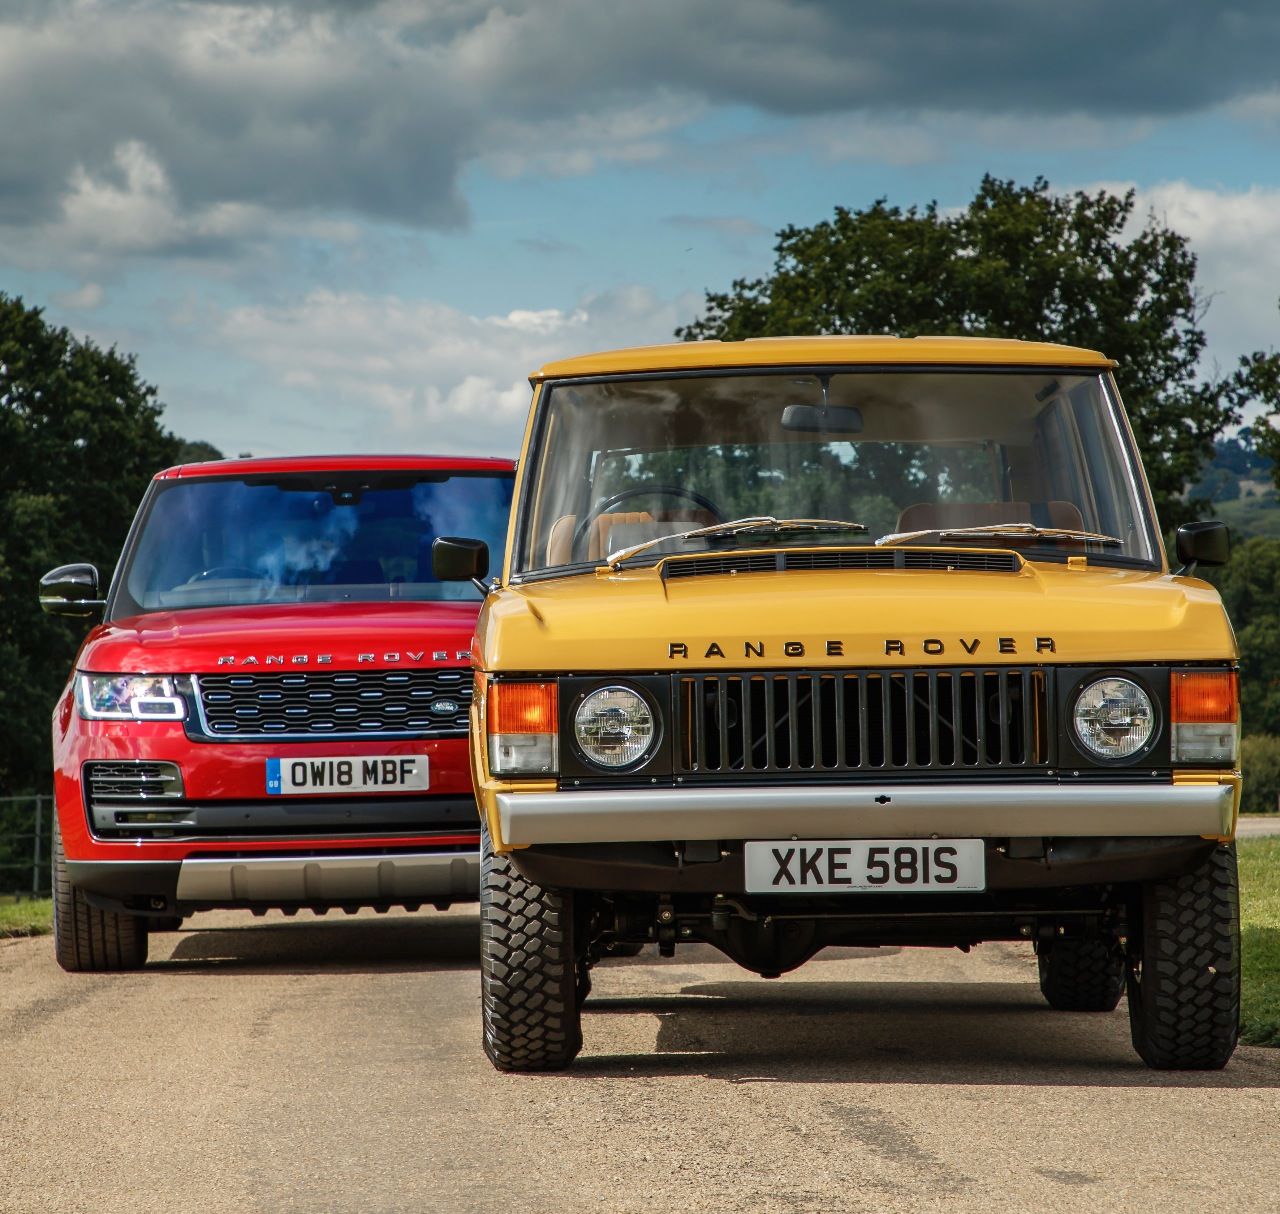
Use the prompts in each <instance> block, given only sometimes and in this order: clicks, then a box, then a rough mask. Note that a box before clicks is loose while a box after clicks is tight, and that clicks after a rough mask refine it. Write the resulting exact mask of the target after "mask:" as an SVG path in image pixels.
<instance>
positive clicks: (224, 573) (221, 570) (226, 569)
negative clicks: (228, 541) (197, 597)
mask: <svg viewBox="0 0 1280 1214" xmlns="http://www.w3.org/2000/svg"><path fill="white" fill-rule="evenodd" d="M214 578H219V579H226V580H228V581H230V580H231V579H233V578H249V579H251V580H252V581H255V582H262V581H265V580H266V579H265V578H264V577H263V576H262V574H260V573H259V572H258V571H257V570H256V569H250V568H249V567H248V566H247V565H214V566H213V567H212V568H210V569H202V570H201V571H200V572H199V573H196V574H193V575H192V576H191V577H189V578H187V585H190V584H191V583H192V582H203V581H212V580H213V579H214Z"/></svg>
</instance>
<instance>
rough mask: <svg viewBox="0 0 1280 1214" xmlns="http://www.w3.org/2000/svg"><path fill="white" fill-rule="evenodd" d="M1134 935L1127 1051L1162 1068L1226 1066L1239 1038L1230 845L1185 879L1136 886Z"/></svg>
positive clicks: (1235, 881)
mask: <svg viewBox="0 0 1280 1214" xmlns="http://www.w3.org/2000/svg"><path fill="white" fill-rule="evenodd" d="M1135 937H1136V940H1131V941H1130V947H1131V956H1130V966H1129V978H1128V987H1129V1027H1130V1031H1131V1033H1132V1036H1133V1046H1134V1049H1136V1050H1137V1051H1138V1053H1139V1055H1141V1057H1142V1060H1143V1061H1144V1062H1145V1063H1146V1064H1147V1065H1148V1066H1150V1067H1155V1068H1156V1069H1158V1070H1162V1071H1216V1070H1219V1069H1220V1068H1222V1067H1224V1066H1226V1064H1227V1060H1228V1059H1229V1058H1230V1057H1231V1054H1232V1052H1233V1051H1234V1050H1235V1048H1236V1040H1237V1038H1238V1037H1239V1035H1240V898H1239V876H1238V874H1237V872H1236V850H1235V845H1234V844H1227V845H1225V846H1221V847H1218V848H1216V849H1215V850H1214V852H1213V854H1212V855H1211V856H1210V857H1209V858H1208V859H1207V860H1206V861H1205V862H1204V863H1203V864H1202V865H1201V866H1200V867H1199V868H1197V869H1196V870H1195V871H1194V872H1191V873H1188V874H1187V875H1186V876H1182V877H1177V878H1175V879H1173V880H1171V881H1151V882H1148V883H1147V884H1146V885H1144V886H1143V889H1142V907H1141V915H1140V930H1139V931H1138V932H1137V933H1135ZM1135 943H1136V946H1137V947H1136V948H1135V947H1134V944H1135Z"/></svg>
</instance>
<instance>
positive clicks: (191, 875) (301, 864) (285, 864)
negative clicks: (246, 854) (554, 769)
mask: <svg viewBox="0 0 1280 1214" xmlns="http://www.w3.org/2000/svg"><path fill="white" fill-rule="evenodd" d="M479 892H480V856H479V853H477V852H471V853H468V854H464V855H458V854H457V853H445V854H441V853H432V852H426V853H422V854H415V855H394V856H385V855H375V856H350V855H344V856H331V857H325V858H324V859H323V860H317V859H315V858H314V857H306V858H295V857H287V858H281V857H276V856H264V857H261V858H258V857H254V858H251V859H238V860H200V859H196V860H183V861H182V867H181V868H180V869H179V871H178V890H177V899H178V901H179V902H303V903H317V904H319V903H329V904H336V903H343V902H400V901H409V902H413V901H419V900H421V901H429V900H431V899H435V898H465V897H471V898H476V897H478V896H479Z"/></svg>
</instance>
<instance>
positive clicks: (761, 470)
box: [515, 369, 1155, 574]
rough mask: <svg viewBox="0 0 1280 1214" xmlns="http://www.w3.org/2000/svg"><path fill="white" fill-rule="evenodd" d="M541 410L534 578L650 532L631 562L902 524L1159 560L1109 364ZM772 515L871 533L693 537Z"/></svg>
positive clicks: (641, 383) (588, 402)
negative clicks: (1092, 370)
mask: <svg viewBox="0 0 1280 1214" xmlns="http://www.w3.org/2000/svg"><path fill="white" fill-rule="evenodd" d="M541 410H542V416H541V419H540V424H539V427H538V431H537V432H538V434H539V439H538V446H537V448H536V449H535V451H534V452H533V465H532V466H533V469H534V475H533V485H532V489H531V493H530V496H529V498H528V504H527V506H526V508H525V509H524V511H523V522H522V527H521V535H520V542H519V545H518V548H517V551H516V567H515V572H516V573H517V574H529V573H537V572H541V571H553V570H557V569H561V568H565V569H572V568H574V567H581V566H583V565H595V564H598V563H600V562H602V561H605V560H608V559H609V558H610V557H611V556H614V555H615V554H617V553H619V552H621V551H623V550H624V549H628V548H632V547H635V546H637V545H646V544H647V543H648V541H651V540H660V541H661V542H659V543H656V544H652V545H649V546H646V547H644V548H643V549H642V550H641V551H638V552H637V553H636V554H635V555H634V556H628V557H626V558H624V560H623V564H644V563H653V562H655V561H658V560H660V559H662V558H663V557H664V556H670V555H672V554H676V553H689V552H699V551H707V550H713V549H719V548H735V547H737V548H741V547H744V546H751V547H777V546H783V545H803V546H805V547H812V546H814V545H828V546H829V545H840V546H848V545H851V544H874V543H876V542H877V540H886V541H887V542H890V543H892V542H894V540H893V539H892V538H891V537H895V536H897V537H901V536H902V535H903V533H920V534H919V536H918V537H916V536H913V537H912V539H911V541H910V542H914V543H920V544H929V545H935V546H936V545H947V546H951V545H956V546H971V547H972V546H981V547H987V548H992V547H1001V548H1013V549H1016V550H1017V551H1019V552H1021V553H1022V554H1023V556H1024V557H1026V558H1027V559H1032V560H1056V561H1062V560H1065V559H1066V558H1067V557H1069V556H1071V555H1086V556H1087V557H1088V559H1089V560H1090V561H1099V562H1112V563H1125V564H1133V563H1140V564H1154V563H1155V555H1154V549H1153V535H1154V534H1155V531H1154V526H1153V523H1152V520H1151V519H1150V517H1149V511H1148V509H1147V507H1146V500H1147V499H1146V496H1145V489H1144V488H1143V482H1142V474H1141V471H1140V469H1139V466H1138V464H1137V460H1136V456H1135V454H1134V452H1133V451H1132V449H1131V441H1130V439H1129V436H1128V430H1127V427H1126V426H1125V425H1124V422H1123V418H1122V415H1121V413H1120V409H1119V403H1118V401H1117V399H1116V398H1115V396H1114V390H1113V389H1112V387H1111V386H1110V384H1109V381H1108V379H1107V378H1106V377H1105V376H1104V375H1102V374H1081V373H1079V372H1056V373H1055V372H1046V371H1039V370H1037V371H990V370H975V371H966V370H946V371H932V370H918V369H908V370H903V371H882V370H877V371H866V372H860V371H833V372H830V373H826V372H821V371H819V372H813V373H809V372H795V371H782V372H776V373H775V372H770V373H759V372H752V373H747V374H724V373H720V374H701V373H699V374H693V375H673V376H670V377H667V378H663V377H645V378H636V379H627V378H622V377H619V378H617V379H609V380H603V381H597V382H593V383H573V382H566V383H561V384H554V385H551V386H550V387H549V388H548V389H547V390H546V391H545V393H544V396H543V401H542V405H541ZM761 516H768V517H769V518H772V519H776V520H779V521H783V520H787V519H796V520H805V519H828V520H839V521H844V522H850V523H852V522H857V523H861V524H863V525H864V526H865V527H866V529H867V530H866V533H865V534H860V533H857V532H855V531H854V529H853V528H851V527H832V528H830V529H827V530H825V531H824V530H816V529H812V528H811V529H807V530H806V529H805V528H802V527H797V528H791V529H789V528H777V529H776V530H775V532H774V533H773V534H762V533H761V531H760V530H759V529H754V530H753V529H747V528H743V529H730V528H725V529H718V533H714V534H704V535H691V536H685V535H684V534H683V533H685V532H689V531H697V530H700V529H702V528H705V527H709V526H711V525H712V524H716V523H724V522H732V521H733V520H738V519H749V518H752V517H761ZM975 528H985V529H986V530H985V531H982V532H978V531H975V530H973V529H975ZM1068 533H1071V534H1068ZM1117 541H1118V542H1117ZM898 542H901V539H899V540H898Z"/></svg>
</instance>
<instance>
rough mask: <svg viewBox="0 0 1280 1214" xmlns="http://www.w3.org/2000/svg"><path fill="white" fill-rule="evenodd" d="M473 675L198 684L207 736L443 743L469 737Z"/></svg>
mask: <svg viewBox="0 0 1280 1214" xmlns="http://www.w3.org/2000/svg"><path fill="white" fill-rule="evenodd" d="M471 681H472V676H471V672H470V671H469V670H359V671H345V670H332V671H330V670H326V671H318V670H313V671H307V672H305V673H303V672H293V671H290V672H288V673H280V674H204V675H200V676H199V677H198V678H197V679H196V688H197V696H198V699H199V710H200V713H199V715H200V725H201V727H202V729H203V732H204V734H205V735H206V736H209V737H217V738H228V739H231V740H233V741H253V740H259V739H263V738H307V739H312V738H321V737H334V738H337V737H368V736H371V735H372V736H378V737H435V736H452V735H456V734H458V733H465V732H466V729H467V712H468V709H469V708H470V706H471Z"/></svg>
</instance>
